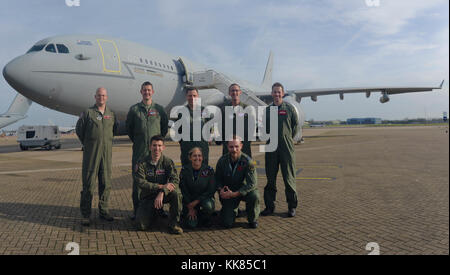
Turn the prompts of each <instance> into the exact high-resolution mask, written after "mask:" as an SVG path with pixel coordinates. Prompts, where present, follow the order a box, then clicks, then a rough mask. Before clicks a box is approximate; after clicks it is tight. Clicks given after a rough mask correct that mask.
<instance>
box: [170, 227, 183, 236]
mask: <svg viewBox="0 0 450 275" xmlns="http://www.w3.org/2000/svg"><path fill="white" fill-rule="evenodd" d="M169 233H170V234H176V235H181V234H183V228H181V227H180V226H178V225H174V226H171V227H169Z"/></svg>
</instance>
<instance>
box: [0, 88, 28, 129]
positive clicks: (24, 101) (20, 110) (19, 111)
mask: <svg viewBox="0 0 450 275" xmlns="http://www.w3.org/2000/svg"><path fill="white" fill-rule="evenodd" d="M31 103H32V101H31V100H29V99H28V98H26V97H24V96H23V95H21V94H17V96H16V97H15V98H14V101H13V102H12V103H11V106H9V109H8V111H7V112H6V113H4V114H1V115H0V129H1V128H3V127H6V126H8V125H10V124H13V123H14V122H16V121H19V120H21V119H24V118H26V117H27V116H26V115H25V114H26V112H27V111H28V109H29V108H30V105H31Z"/></svg>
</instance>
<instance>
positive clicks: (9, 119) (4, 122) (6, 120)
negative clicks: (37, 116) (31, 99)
mask: <svg viewBox="0 0 450 275" xmlns="http://www.w3.org/2000/svg"><path fill="white" fill-rule="evenodd" d="M26 117H27V116H21V115H7V114H3V115H0V129H1V128H3V127H6V126H8V125H10V124H13V123H14V122H16V121H19V120H21V119H24V118H26Z"/></svg>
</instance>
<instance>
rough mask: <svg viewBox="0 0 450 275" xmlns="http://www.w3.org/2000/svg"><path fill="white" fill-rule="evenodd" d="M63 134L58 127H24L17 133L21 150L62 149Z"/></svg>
mask: <svg viewBox="0 0 450 275" xmlns="http://www.w3.org/2000/svg"><path fill="white" fill-rule="evenodd" d="M60 138H61V133H60V132H59V129H58V126H45V125H38V126H27V125H22V126H20V127H19V130H18V131H17V142H18V143H19V145H20V149H21V150H28V148H36V147H44V148H46V149H47V150H51V149H53V148H55V149H60V148H61V141H60Z"/></svg>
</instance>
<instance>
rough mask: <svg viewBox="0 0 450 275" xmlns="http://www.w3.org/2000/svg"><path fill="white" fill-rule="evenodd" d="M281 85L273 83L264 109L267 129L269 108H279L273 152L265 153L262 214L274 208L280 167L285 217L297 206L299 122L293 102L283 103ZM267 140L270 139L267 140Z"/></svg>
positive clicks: (264, 214)
mask: <svg viewBox="0 0 450 275" xmlns="http://www.w3.org/2000/svg"><path fill="white" fill-rule="evenodd" d="M283 96H284V87H283V85H281V83H278V82H277V83H274V84H273V85H272V98H273V104H272V105H270V106H268V107H267V108H266V112H265V119H266V126H265V127H266V129H270V107H271V106H277V107H278V147H277V149H276V150H275V151H273V152H266V154H265V162H266V176H267V185H266V187H265V188H264V203H265V205H266V208H265V209H264V211H263V212H261V215H263V216H267V215H271V214H273V212H274V211H275V198H276V193H277V186H276V179H277V174H278V169H279V167H280V166H281V173H282V175H283V180H284V186H285V193H286V201H287V203H288V217H294V216H295V211H296V208H297V191H296V184H295V148H294V141H293V138H294V137H295V135H296V133H297V130H298V127H299V122H298V117H297V114H296V111H295V109H294V107H293V106H292V105H290V104H289V103H287V102H283ZM267 143H269V141H268V142H267Z"/></svg>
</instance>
